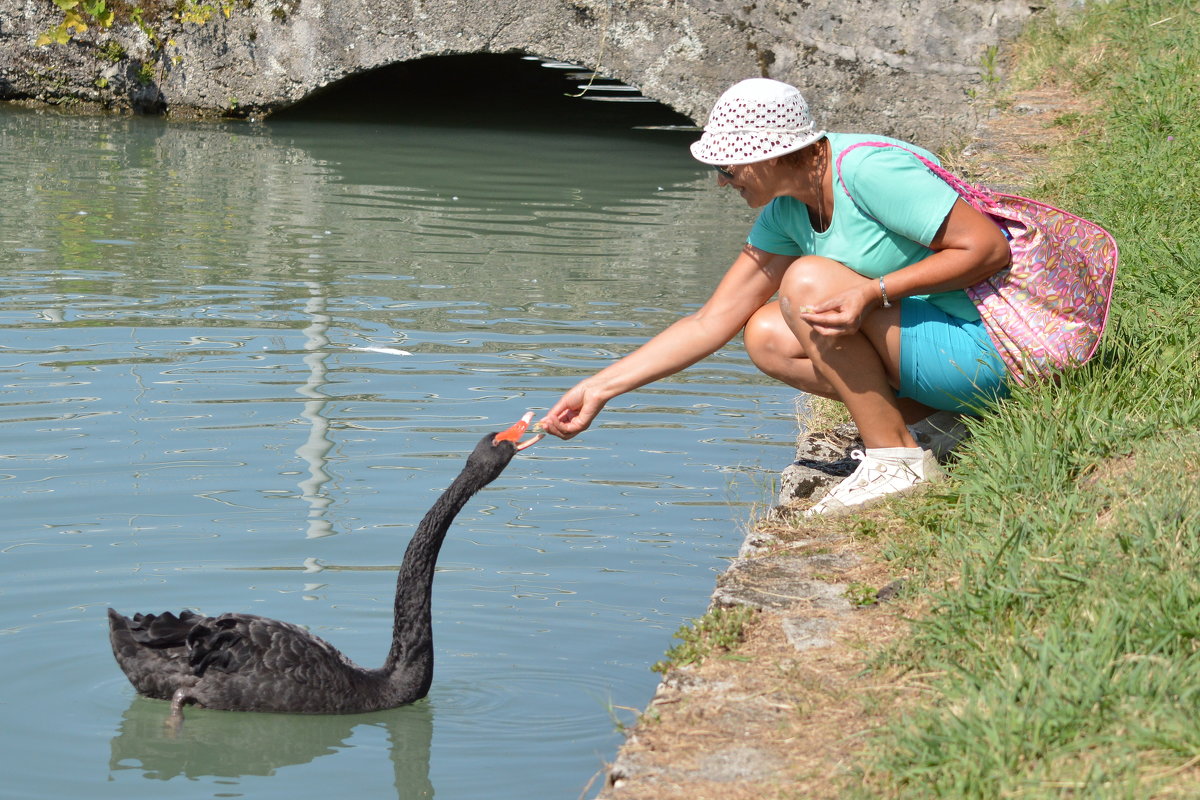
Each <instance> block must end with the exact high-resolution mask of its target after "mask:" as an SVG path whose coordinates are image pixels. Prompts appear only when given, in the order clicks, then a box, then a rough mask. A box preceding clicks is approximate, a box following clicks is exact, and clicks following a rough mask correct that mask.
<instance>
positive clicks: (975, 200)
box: [834, 142, 996, 209]
mask: <svg viewBox="0 0 1200 800" xmlns="http://www.w3.org/2000/svg"><path fill="white" fill-rule="evenodd" d="M860 147H893V148H895V149H897V150H903V151H904V152H906V153H910V154H912V155H913V156H915V157H916V158H917V159H918V160H919V161H920V162H921V163H922V164H924V165H925V166H926V167H928V168H929V171H930V172H932V173H933V174H934V175H937V176H938V177H939V178H941V179H942V180H944V181H945V182H946V183H948V184H949V185H950V188H951V189H953V190H954V191H955V192H957V193H958V195H959V197H961V198H962V199H964V200H966V201H967V202H968V203H969V204H971V205H972V206H973V207H974V208H976V209H979V208H980V207H981V206H983V207H986V206H993V205H995V203H996V196H995V194H993V192H992V190H991V189H987V188H985V187H983V186H978V185H976V184H973V183H968V182H967V181H965V180H963V179H962V178H960V177H958V176H957V175H955V174H954V173H952V172H949V171H948V170H946V169H945V168H943V167H942V165H941V164H938V163H937V162H935V161H930V160H929V159H928V158H926V157H925V156H923V155H921V154H920V153H918V152H917V151H916V150H910V149H909V148H907V147H904V146H903V145H899V144H893V143H892V142H856V143H855V144H852V145H850V146H849V147H847V148H846V149H845V150H843V151H842V152H840V153H838V157H837V161H836V162H835V163H834V168H835V169H836V171H837V177H838V182H839V183H840V184H841V185H842V191H844V192H845V193H846V196H847V197H849V198H850V202H852V203H854V205H856V206H858V207H859V208H862V206H859V205H858V201H857V200H855V199H854V196H853V195H852V194H850V187H849V186H847V185H846V180H845V178H843V177H842V159H843V158H845V157H846V154H847V153H849V152H850V151H851V150H857V149H858V148H860Z"/></svg>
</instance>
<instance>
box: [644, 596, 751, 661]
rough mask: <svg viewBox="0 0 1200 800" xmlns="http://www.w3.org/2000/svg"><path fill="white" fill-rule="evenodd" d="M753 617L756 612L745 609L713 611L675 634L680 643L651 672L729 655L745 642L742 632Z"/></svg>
mask: <svg viewBox="0 0 1200 800" xmlns="http://www.w3.org/2000/svg"><path fill="white" fill-rule="evenodd" d="M753 618H754V609H752V608H748V607H746V606H737V607H736V608H720V607H717V608H714V609H712V610H710V611H709V612H708V613H707V614H705V615H704V616H703V617H700V618H699V619H694V620H692V622H691V624H690V625H684V626H682V627H681V628H680V629H679V630H678V631H676V633H675V638H676V639H679V640H680V643H679V644H677V645H675V646H674V647H672V648H671V649H670V650H668V651H667V653H666V656H667V657H666V658H665V659H664V660H662V661H659V662H657V663H655V664H654V665H653V666H652V667H651V669H652V670H654V671H655V672H660V673H662V674H663V675H666V674H667V673H668V672H669V671H671V670H672V669H675V668H677V667H682V666H687V665H689V664H697V663H699V662H701V661H703V660H704V659H706V658H710V657H712V656H713V655H719V654H729V653H732V652H733V651H735V650H736V649H737V647H738V645H739V644H741V642H742V632H743V630H744V628H745V626H746V624H747V623H748V622H750V620H752V619H753Z"/></svg>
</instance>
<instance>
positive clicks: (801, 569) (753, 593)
mask: <svg viewBox="0 0 1200 800" xmlns="http://www.w3.org/2000/svg"><path fill="white" fill-rule="evenodd" d="M857 563H858V557H857V556H854V555H853V554H849V553H835V554H820V555H813V556H796V555H780V556H765V557H762V558H750V559H740V560H738V561H735V562H734V563H733V564H732V565H731V566H730V567H729V569H728V570H726V571H725V572H724V573H722V574H721V575H719V576H718V577H717V589H716V591H715V592H714V593H713V602H714V603H715V604H717V605H723V606H737V605H741V606H750V607H751V608H757V609H764V608H771V609H781V608H791V607H793V606H803V607H807V608H821V609H827V610H831V611H844V610H848V609H850V608H851V605H850V601H849V600H847V599H846V598H845V596H844V592H845V590H846V586H845V584H841V583H833V582H829V581H828V580H826V578H829V577H831V576H836V575H837V574H839V573H841V572H844V571H845V570H847V569H850V568H851V567H853V566H855V565H856V564H857Z"/></svg>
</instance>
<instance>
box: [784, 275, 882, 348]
mask: <svg viewBox="0 0 1200 800" xmlns="http://www.w3.org/2000/svg"><path fill="white" fill-rule="evenodd" d="M881 302H882V298H881V297H880V294H879V281H878V280H876V279H875V278H863V279H862V280H861V281H856V282H855V284H854V286H852V287H850V288H849V289H846V290H844V291H841V292H838V293H837V294H835V295H833V296H832V297H829V298H826V299H825V300H823V301H821V302H820V303H817V304H816V305H812V306H807V307H804V306H802V307H800V308H798V309H796V310H795V311H796V313H797V314H798V316H799V317H800V319H802V320H804V321H805V322H807V323H808V324H809V325H810V326H812V329H813V330H814V331H816V332H817V333H819V334H821V335H822V336H846V335H848V334H851V333H857V332H858V331H859V329H861V328H862V323H863V319H864V318H865V317H866V316H867V314H869V313H871V311H873V310H874V309H876V308H877V307H879V305H880V303H881Z"/></svg>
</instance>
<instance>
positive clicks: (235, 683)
mask: <svg viewBox="0 0 1200 800" xmlns="http://www.w3.org/2000/svg"><path fill="white" fill-rule="evenodd" d="M532 416H533V415H532V413H530V414H526V415H525V417H523V418H522V420H521V421H520V422H518V423H517V424H516V425H514V426H512V427H511V428H509V429H508V430H506V431H504V432H502V433H499V434H488V435H487V436H485V437H484V438H483V439H482V440H481V441H480V442H479V444H478V445H477V446H476V447H475V450H474V452H472V453H471V455H470V456H469V457H468V458H467V463H466V466H465V467H464V468H463V471H462V472H461V473H460V474H459V476H458V477H457V478H455V479H454V482H453V483H451V484H450V486H449V488H447V489H446V491H445V492H443V493H442V495H441V496H440V497H439V498H438V500H437V502H436V503H434V505H433V507H432V508H431V509H430V510H429V512H428V513H427V514H426V515H425V518H424V519H423V520H421V524H420V525H419V526H417V530H416V532H415V533H414V534H413V537H412V540H411V541H410V542H409V545H408V549H407V551H406V552H405V554H404V561H403V563H402V564H401V566H400V573H399V575H398V576H397V579H396V603H395V618H394V620H393V625H392V646H391V650H390V651H389V652H388V655H387V659H386V660H385V661H384V664H383V666H382V667H380V668H379V669H366V668H364V667H360V666H358V665H357V664H355V663H354V662H353V661H351V660H350V659H348V658H346V657H345V656H344V655H342V654H341V652H339V651H338V649H337V648H335V647H334V646H333V645H331V644H329V643H328V642H326V641H325V640H323V639H321V638H319V637H316V636H313V635H312V634H311V633H309V632H308V631H306V630H304V629H303V628H301V627H299V626H297V625H292V624H291V623H288V622H280V621H278V620H274V619H268V618H266V617H259V616H255V615H253V614H236V613H234V614H222V615H221V616H219V617H205V616H202V615H200V614H195V613H193V612H191V611H184V612H183V613H181V614H180V615H179V616H176V615H175V614H172V613H170V612H167V613H164V614H134V615H133V618H132V619H130V618H128V617H124V616H122V615H120V614H118V613H117V612H116V611H113V610H112V609H111V608H110V609H109V610H108V619H109V639H110V640H111V642H112V648H113V655H114V656H116V659H117V663H118V664H119V665H120V666H121V669H122V671H124V673H125V675H126V677H128V678H129V681H130V683H132V684H133V686H134V688H135V689H137V690H138V691H139V692H141V693H142V694H144V695H147V696H149V697H156V698H159V699H163V700H170V701H171V709H172V714H173V715H174V716H179V715H180V714H182V709H183V706H184V705H186V704H188V703H195V704H197V705H200V706H203V707H205V708H219V709H227V710H231V711H277V712H290V713H301V714H354V713H359V712H364V711H376V710H379V709H382V708H393V707H395V706H399V705H404V704H405V703H411V702H413V701H414V700H418V699H420V698H422V697H424V696H425V695H426V694H427V693H428V691H429V686H430V683H431V682H432V680H433V627H432V619H431V615H430V602H429V601H430V592H431V590H432V587H433V573H434V564H435V562H436V561H437V555H438V551H439V550H440V549H441V546H442V541H443V540H444V539H445V537H446V531H447V530H448V529H449V528H450V523H451V522H452V521H453V520H454V517H455V516H457V514H458V512H459V511H461V510H462V507H463V506H464V505H466V503H467V501H468V500H469V499H470V498H471V497H472V496H473V495H474V494H475V493H476V492H478V491H479V490H480V489H482V488H483V487H484V486H486V485H487V484H489V483H491V482H492V481H493V480H495V478H496V477H497V476H499V475H500V473H501V472H503V471H504V468H505V467H506V466H508V463H509V462H510V461H511V460H512V458H513V456H514V455H516V453H517V452H518V450H522V449H524V448H525V447H528V446H529V445H531V444H533V443H534V442H535V441H537V439H533V440H530V441H527V442H524V443H521V444H517V440H519V439H520V438H521V435H522V434H523V433H524V432H525V429H526V427H527V426H528V424H529V421H530V419H531V418H532ZM537 438H541V437H540V436H539V437H537Z"/></svg>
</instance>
